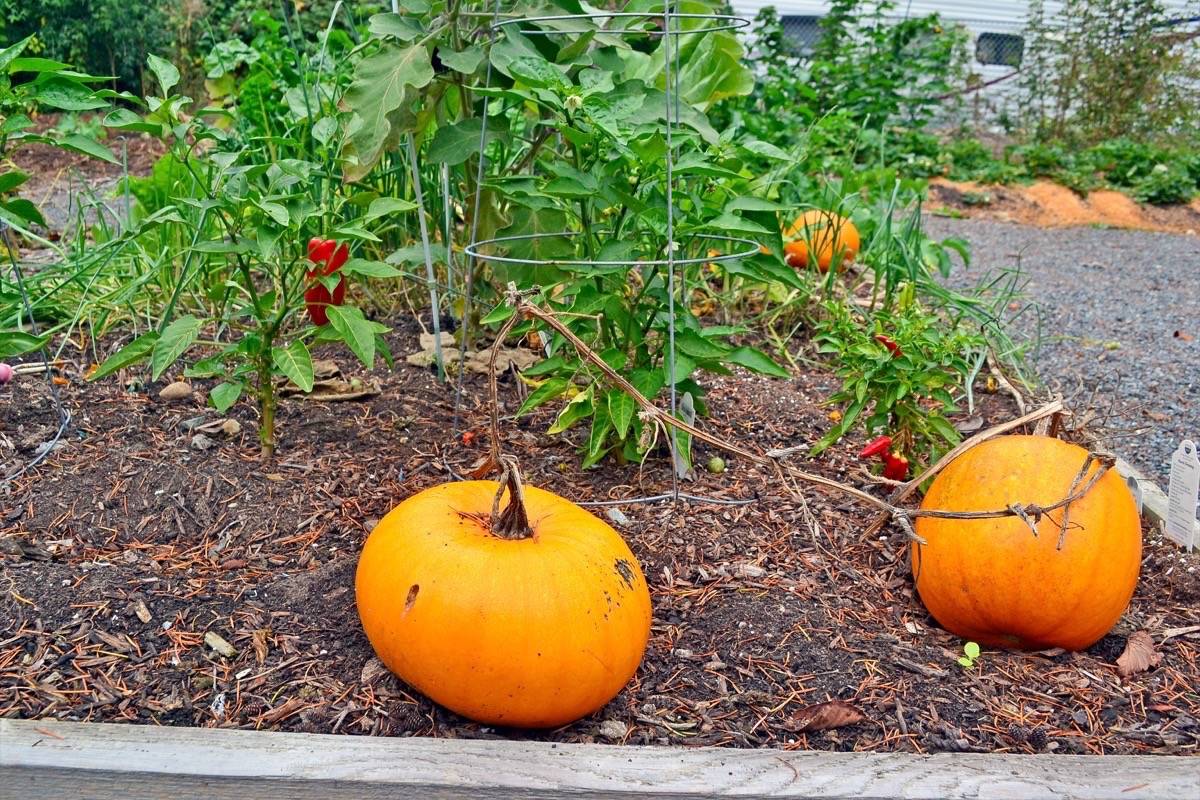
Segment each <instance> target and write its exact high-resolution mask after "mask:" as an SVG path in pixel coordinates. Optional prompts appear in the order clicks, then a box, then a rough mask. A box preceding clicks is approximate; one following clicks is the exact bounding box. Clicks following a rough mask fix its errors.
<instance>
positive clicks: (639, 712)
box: [0, 326, 1200, 754]
mask: <svg viewBox="0 0 1200 800" xmlns="http://www.w3.org/2000/svg"><path fill="white" fill-rule="evenodd" d="M414 334H415V331H414V330H413V329H412V328H411V326H410V328H409V330H408V331H407V332H406V333H405V334H404V335H403V336H400V335H397V338H396V339H395V340H394V346H395V349H396V350H397V352H398V353H405V352H410V351H415V350H416V349H417V348H416V347H415V346H414V345H413V342H415V338H416V337H415V335H414ZM339 360H340V361H341V363H342V364H343V365H344V366H345V365H349V364H350V363H351V361H350V359H349V358H348V357H341V358H339ZM65 375H66V379H67V381H68V384H67V385H65V386H62V387H61V390H62V393H63V396H64V399H65V402H66V403H67V405H68V407H69V409H70V411H71V413H72V415H73V417H74V422H73V425H72V427H71V429H70V430H69V432H68V435H67V436H66V437H65V439H64V444H63V445H62V446H60V447H59V448H58V449H56V450H55V451H54V452H52V453H51V454H50V457H49V459H48V461H47V463H45V464H43V465H41V466H39V467H37V468H36V469H34V470H33V471H32V472H30V473H27V474H25V475H23V476H21V477H19V478H17V479H16V480H15V481H14V482H12V483H11V484H10V485H9V486H8V487H7V488H6V489H5V490H3V494H0V553H3V555H0V559H2V560H0V582H2V587H3V597H2V598H0V607H2V608H3V613H2V614H0V716H6V717H22V718H37V717H48V718H58V719H75V720H90V721H124V722H134V723H146V724H165V725H199V726H208V727H239V728H260V729H280V730H299V731H311V732H323V733H328V732H337V733H350V734H370V735H400V734H421V735H433V736H443V737H464V738H465V737H487V736H500V735H502V736H509V737H525V736H527V737H535V738H540V739H549V740H553V741H595V740H619V741H622V742H627V743H635V744H636V743H658V744H667V743H674V744H690V745H697V744H708V745H729V746H738V747H760V746H767V745H770V746H775V747H784V748H815V749H826V750H852V749H853V750H907V751H921V752H927V751H937V750H972V751H973V750H980V751H1018V752H1030V751H1033V750H1049V751H1055V752H1066V753H1175V754H1195V753H1196V752H1197V747H1198V744H1200V721H1198V720H1200V691H1198V690H1197V686H1198V685H1200V682H1198V676H1200V663H1198V661H1200V628H1197V627H1196V626H1197V625H1198V624H1200V614H1198V613H1197V610H1196V609H1197V604H1198V603H1200V588H1198V578H1197V575H1196V572H1195V570H1196V564H1197V563H1198V562H1200V559H1198V558H1197V557H1195V556H1189V557H1184V556H1183V555H1181V554H1180V553H1179V552H1178V551H1177V550H1176V549H1174V548H1173V547H1172V546H1170V545H1169V544H1164V543H1163V542H1162V541H1161V539H1160V538H1159V537H1157V536H1148V537H1147V544H1146V552H1145V562H1144V565H1143V572H1142V581H1141V584H1140V586H1139V589H1138V592H1137V595H1136V597H1135V598H1134V601H1133V603H1132V605H1131V606H1130V608H1129V610H1128V612H1127V613H1126V615H1125V617H1124V618H1123V619H1122V621H1121V622H1120V623H1119V625H1118V627H1117V628H1116V630H1114V632H1113V633H1112V634H1110V635H1109V636H1108V637H1106V638H1105V639H1104V640H1102V641H1101V642H1100V643H1098V644H1097V645H1096V646H1095V647H1093V648H1092V649H1091V650H1090V651H1089V652H1087V653H1078V654H1072V653H1063V652H1046V653H1035V654H1029V653H1009V652H1002V651H991V650H989V651H985V652H984V653H983V656H982V658H981V659H980V662H979V665H978V666H976V667H975V668H973V669H971V670H966V669H963V668H962V667H960V666H958V665H957V664H956V663H955V660H956V658H957V657H958V656H959V655H960V654H961V648H962V644H963V643H962V641H961V640H959V639H957V638H956V637H954V636H952V635H950V634H948V633H946V632H944V631H942V630H941V629H939V628H938V627H937V625H936V624H935V623H934V621H933V620H932V619H931V618H930V617H929V616H928V615H927V613H926V612H925V611H924V609H923V607H922V606H921V604H920V602H919V600H918V599H917V598H916V597H915V594H914V590H913V586H912V582H911V578H910V574H909V568H908V561H907V553H906V548H905V543H904V540H903V537H902V536H901V535H900V534H899V533H898V531H896V530H894V529H888V530H885V531H884V534H883V535H880V536H877V537H875V538H872V539H865V538H864V537H863V535H862V530H863V529H864V528H865V526H866V524H867V522H868V521H869V520H870V519H871V518H872V517H873V512H872V511H871V510H870V509H866V508H863V507H860V506H858V505H856V504H854V503H852V502H849V501H847V499H846V498H845V497H842V496H838V495H835V494H831V493H825V492H823V491H817V490H808V491H806V492H805V500H804V501H801V500H798V499H795V498H793V497H792V496H791V495H789V494H788V492H787V491H786V490H785V488H784V487H782V486H780V485H779V482H778V480H777V479H776V478H775V477H774V476H773V475H769V474H765V473H764V472H760V471H759V470H758V469H757V468H755V467H753V466H751V465H747V464H745V463H742V462H739V461H738V460H737V459H736V458H732V457H730V458H728V459H727V461H728V470H727V471H726V472H725V473H723V474H709V473H707V472H701V473H700V474H699V475H698V476H697V479H696V480H695V481H694V482H685V483H684V485H683V489H684V491H686V492H688V493H690V494H695V495H702V496H705V497H708V498H713V499H724V500H727V501H733V500H749V501H750V502H747V503H744V504H740V505H732V504H718V503H716V502H680V503H679V504H677V505H672V504H670V503H653V504H635V503H627V504H623V505H621V506H620V507H619V509H618V511H617V512H610V511H607V510H603V509H596V511H597V513H600V514H607V515H608V518H609V519H612V520H613V521H614V525H615V527H617V529H618V530H619V531H620V532H621V533H622V534H623V535H624V536H625V538H626V539H627V541H628V542H629V543H630V545H631V547H632V548H633V550H634V552H635V553H636V554H637V556H638V558H639V559H640V560H641V564H642V568H643V570H644V571H645V574H646V577H647V579H648V580H649V582H650V585H651V590H652V594H653V602H654V626H653V630H652V634H651V639H650V644H649V648H648V650H647V653H646V657H645V660H644V662H643V664H642V667H641V669H640V670H639V671H638V674H637V675H636V677H635V678H634V680H633V681H632V682H631V683H630V684H629V686H628V687H627V688H626V689H625V690H624V691H623V692H622V693H621V694H620V695H619V696H618V697H617V698H616V699H615V700H613V702H612V703H610V704H609V705H608V706H607V707H606V708H604V709H602V710H601V711H600V712H599V713H597V714H596V715H594V716H592V717H590V718H587V719H584V720H581V721H579V722H576V723H574V724H572V725H569V726H567V727H564V728H561V729H558V730H554V731H548V732H541V733H521V732H515V731H496V730H493V729H488V728H484V727H480V726H478V725H476V724H474V723H471V722H468V721H466V720H463V719H461V718H459V717H457V716H455V715H453V714H450V713H448V712H446V711H443V710H441V709H439V708H437V707H436V706H434V705H432V704H431V703H430V702H429V701H428V700H426V699H424V698H423V697H421V696H419V695H418V694H416V693H415V692H414V691H412V690H410V689H408V688H407V687H405V686H404V685H403V684H402V683H401V682H400V681H398V680H397V679H395V678H393V677H391V676H390V675H388V674H387V673H386V672H385V671H383V670H382V669H381V668H380V666H379V664H378V662H377V661H376V660H375V659H374V658H373V656H372V653H371V649H370V647H369V645H368V643H367V641H366V639H365V638H364V636H363V635H362V633H361V629H360V627H359V624H358V619H357V615H356V613H355V608H354V592H353V573H354V567H355V558H356V555H357V553H358V551H359V548H360V547H361V545H362V543H363V541H364V539H365V537H366V536H367V533H368V532H369V531H370V530H371V528H372V526H373V525H374V523H375V521H376V520H378V519H379V518H380V517H381V516H382V515H383V514H384V513H386V512H387V510H388V509H390V508H391V507H392V506H394V505H395V504H396V503H397V502H398V501H399V500H401V499H402V498H404V497H407V496H409V495H410V494H412V493H413V492H416V491H419V490H421V489H423V488H426V487H428V486H431V485H433V484H436V483H439V482H443V481H446V480H449V479H451V477H452V476H451V474H450V472H449V471H450V470H453V471H454V472H456V473H459V474H461V473H463V472H466V471H468V470H469V469H470V467H471V465H472V464H473V463H474V462H476V461H477V460H478V459H479V458H480V457H481V456H482V455H483V454H484V452H485V450H486V439H487V437H486V433H485V431H486V419H487V414H486V410H485V398H486V389H485V383H484V379H483V378H482V377H480V376H471V377H469V378H468V380H467V391H466V392H465V398H466V399H465V402H464V408H463V415H462V418H463V421H464V423H465V426H466V428H467V429H468V430H471V431H473V432H476V433H477V434H478V435H475V436H470V437H467V438H468V439H470V444H464V443H463V439H462V437H459V436H455V435H451V431H453V430H454V422H455V412H454V402H453V392H452V391H451V390H448V389H447V388H446V387H445V386H442V385H440V384H438V383H437V382H436V380H435V378H434V376H432V375H431V374H430V373H429V372H428V371H425V370H422V369H419V368H416V367H412V366H403V365H402V366H399V367H397V369H396V370H395V371H394V372H386V371H384V370H382V369H381V370H379V371H378V374H377V375H376V376H375V378H377V379H378V380H379V382H380V383H381V385H382V389H383V391H382V393H381V394H380V395H379V396H377V397H375V398H373V399H371V400H368V401H363V402H346V403H327V404H321V403H315V402H306V401H302V400H287V401H284V403H283V405H282V408H281V413H280V435H281V437H282V446H281V449H280V452H279V456H278V458H277V460H276V461H275V462H274V463H273V464H269V465H264V464H262V463H260V461H259V459H258V447H257V441H256V437H255V433H256V431H255V428H256V424H255V421H256V420H255V413H254V411H253V409H252V408H251V407H250V406H249V405H247V404H246V403H241V404H239V405H237V406H236V407H235V408H234V409H233V411H232V417H233V418H235V419H237V420H239V421H240V422H241V424H242V426H243V427H242V431H241V432H240V433H239V434H237V435H236V436H234V437H232V438H228V437H225V436H223V435H222V434H214V435H213V436H212V437H211V438H212V440H213V442H214V445H213V446H212V447H211V448H209V449H207V450H197V449H194V448H193V446H192V444H191V442H192V437H193V431H192V430H191V429H190V428H189V427H188V426H193V425H194V421H195V418H196V417H204V418H206V419H215V418H216V416H215V413H214V412H213V411H212V410H211V409H208V408H206V406H205V403H204V398H203V397H202V396H199V395H194V396H193V397H192V398H190V399H187V400H184V401H180V402H177V403H165V402H162V401H160V400H159V399H158V389H159V388H160V387H161V384H158V385H154V386H150V387H146V388H144V389H142V390H140V391H134V390H131V389H129V388H128V384H125V385H123V384H121V383H120V382H118V381H116V380H110V381H106V382H103V383H101V384H99V385H88V384H85V383H83V382H82V380H81V379H80V378H79V374H78V372H77V371H75V368H72V367H68V369H67V370H66V372H65ZM127 377H131V378H136V376H127ZM710 386H711V389H710V394H709V397H708V401H709V404H710V406H711V408H712V409H713V411H714V416H713V417H712V418H710V419H709V420H706V421H705V423H704V424H706V425H709V426H711V428H712V429H713V430H714V431H715V432H718V433H720V434H722V435H726V436H728V437H730V438H733V439H736V440H738V441H741V442H743V443H745V444H748V445H753V446H757V447H763V448H766V447H790V446H795V445H802V444H810V443H811V442H812V441H814V440H815V439H816V438H818V437H819V436H820V435H821V433H822V432H823V431H824V430H825V429H826V428H827V426H828V425H829V420H828V418H827V416H826V411H827V409H825V408H824V407H822V406H820V405H819V401H820V400H821V399H822V398H824V397H825V396H827V395H828V394H829V393H830V391H831V390H832V388H833V387H834V381H833V379H832V378H831V377H830V376H829V375H827V374H824V373H821V372H819V371H818V372H811V373H808V374H805V375H802V376H800V377H797V378H795V379H793V380H791V381H788V382H779V381H772V380H768V379H762V378H757V377H749V376H745V375H738V376H736V377H732V378H725V379H718V380H713V381H712V382H711V384H710ZM520 390H521V384H519V383H518V382H515V381H511V380H509V381H506V382H505V383H504V384H503V385H502V386H501V398H502V402H503V403H504V404H505V405H506V406H507V407H508V408H509V409H513V408H515V407H516V404H517V403H518V402H519V393H520ZM987 401H988V402H987V403H985V404H984V406H983V407H982V409H981V410H980V409H977V412H978V411H981V413H982V414H983V416H984V417H985V419H984V423H985V424H988V425H990V424H994V423H997V422H1001V421H1004V420H1006V419H1009V418H1011V416H1012V412H1011V409H1010V408H1009V407H1008V406H1007V405H1006V403H1005V402H1004V400H1003V399H1002V396H990V397H988V398H987ZM550 413H551V412H550V411H549V410H547V411H546V412H545V413H541V414H535V415H534V416H533V417H532V418H531V419H529V420H527V421H522V422H519V423H513V422H507V423H506V424H505V429H506V441H505V449H506V451H508V452H511V453H513V454H515V455H517V456H518V457H519V458H520V459H521V461H522V464H523V466H524V468H525V471H526V473H527V479H528V481H529V482H530V483H532V484H535V485H539V486H543V487H545V488H548V489H550V490H553V491H555V492H558V493H560V494H563V495H565V496H567V497H570V498H572V499H575V500H608V499H622V498H631V497H635V496H640V495H653V494H658V493H660V492H663V491H669V489H670V486H671V480H670V475H669V472H668V471H667V468H666V461H665V460H664V459H661V458H660V459H654V460H651V461H649V462H648V463H647V464H646V465H645V466H644V467H641V468H639V467H637V466H636V465H634V466H618V465H615V464H607V463H606V464H605V465H603V466H602V467H600V468H598V469H594V470H589V471H587V472H581V471H580V470H579V469H578V457H577V455H576V453H575V446H576V445H577V444H578V442H577V440H578V438H579V436H580V435H582V434H579V433H574V432H572V433H571V434H569V435H567V436H566V437H550V436H546V435H545V434H544V430H545V428H546V426H547V425H548V423H549V420H550V416H549V415H550ZM56 419H57V417H56V415H55V410H54V407H53V404H52V403H51V402H50V399H49V397H48V395H47V392H46V386H45V383H44V382H43V381H41V380H40V379H38V378H33V377H29V376H22V377H20V378H18V379H17V380H16V381H15V382H14V383H13V384H10V385H9V386H8V387H4V388H3V389H0V461H3V462H4V467H5V471H6V473H7V471H8V470H9V468H11V467H12V466H14V465H17V464H19V463H24V462H26V461H28V460H29V459H30V458H32V457H33V455H34V453H35V452H36V448H37V447H38V445H39V444H41V443H42V442H44V441H46V440H47V439H48V438H49V437H50V436H51V435H52V434H53V432H54V428H55V424H56ZM185 423H187V424H186V425H185ZM860 444H861V443H860V442H851V443H847V444H845V445H839V446H838V447H837V448H834V450H833V451H830V452H829V454H828V456H827V457H825V458H824V459H823V460H822V461H821V462H819V463H816V464H812V465H809V466H810V467H811V468H812V469H814V470H816V471H819V472H821V473H822V474H825V475H828V476H830V477H834V478H837V479H840V480H843V481H849V482H852V483H859V484H861V485H866V484H867V483H868V479H867V478H866V477H864V476H863V475H862V473H861V472H859V471H858V465H857V462H855V461H854V460H853V459H852V458H851V457H850V456H851V455H852V454H853V453H854V451H856V449H857V447H858V446H859V445H860ZM705 459H707V454H699V456H698V463H704V460H705ZM876 491H882V490H881V489H878V488H876ZM143 620H146V621H143ZM1141 629H1145V630H1147V631H1149V632H1150V634H1151V635H1152V636H1153V638H1154V640H1155V642H1156V643H1157V645H1158V648H1159V650H1160V651H1161V653H1162V656H1163V660H1162V663H1161V665H1159V666H1158V667H1157V668H1154V669H1152V670H1150V671H1149V672H1145V673H1141V674H1138V675H1135V676H1134V677H1132V678H1128V679H1122V678H1120V677H1119V676H1118V674H1117V671H1116V667H1115V660H1116V658H1117V657H1118V656H1119V655H1120V654H1121V652H1122V650H1123V647H1124V640H1125V637H1126V636H1127V635H1128V634H1130V633H1131V632H1133V631H1136V630H1141ZM210 632H211V633H215V634H218V635H219V636H220V637H222V638H223V639H224V640H226V641H227V642H229V643H230V644H232V645H233V647H235V648H236V650H237V652H236V654H235V655H233V656H232V657H230V658H225V657H222V656H220V655H218V653H217V652H215V650H214V649H213V648H212V647H210V646H208V645H207V644H206V642H205V635H206V633H210ZM834 699H837V700H844V701H848V702H850V703H853V704H854V705H855V706H856V707H857V708H859V709H860V710H861V711H862V712H863V713H864V714H865V716H866V721H864V722H860V723H858V724H854V725H851V726H848V727H842V728H839V729H836V730H829V731H824V732H810V733H801V732H796V728H797V724H796V720H795V715H796V713H797V712H798V711H799V710H800V709H802V708H803V707H805V706H808V705H811V704H815V703H820V702H823V701H827V700H834ZM611 720H615V721H619V722H622V723H624V725H625V726H626V727H625V728H622V726H619V725H614V724H612V723H611V722H610V724H609V725H607V726H605V734H601V732H600V730H601V728H600V726H601V723H602V722H605V721H611ZM622 730H624V731H626V732H625V733H624V734H621V731H622ZM606 737H608V738H606Z"/></svg>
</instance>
